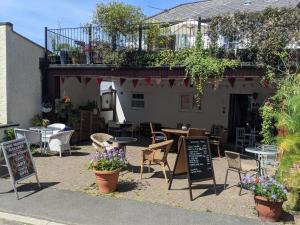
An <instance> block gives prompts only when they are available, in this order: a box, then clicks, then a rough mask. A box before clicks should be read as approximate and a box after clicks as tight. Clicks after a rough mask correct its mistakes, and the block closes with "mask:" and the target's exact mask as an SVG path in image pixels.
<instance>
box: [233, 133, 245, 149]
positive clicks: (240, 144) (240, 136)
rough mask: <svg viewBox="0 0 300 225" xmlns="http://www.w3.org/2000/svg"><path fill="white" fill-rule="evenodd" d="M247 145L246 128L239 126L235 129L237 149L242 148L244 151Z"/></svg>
mask: <svg viewBox="0 0 300 225" xmlns="http://www.w3.org/2000/svg"><path fill="white" fill-rule="evenodd" d="M244 145H245V128H243V127H237V128H236V130H235V149H237V148H242V152H244Z"/></svg>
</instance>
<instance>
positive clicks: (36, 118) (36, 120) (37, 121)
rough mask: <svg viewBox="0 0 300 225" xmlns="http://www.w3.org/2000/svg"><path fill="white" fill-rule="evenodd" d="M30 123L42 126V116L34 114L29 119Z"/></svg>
mask: <svg viewBox="0 0 300 225" xmlns="http://www.w3.org/2000/svg"><path fill="white" fill-rule="evenodd" d="M31 125H32V126H34V127H40V126H43V117H42V116H41V115H35V116H34V117H33V118H32V119H31Z"/></svg>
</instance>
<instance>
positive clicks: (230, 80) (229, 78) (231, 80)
mask: <svg viewBox="0 0 300 225" xmlns="http://www.w3.org/2000/svg"><path fill="white" fill-rule="evenodd" d="M228 82H229V83H230V86H231V87H232V88H233V87H234V83H235V77H228Z"/></svg>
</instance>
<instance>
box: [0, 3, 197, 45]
mask: <svg viewBox="0 0 300 225" xmlns="http://www.w3.org/2000/svg"><path fill="white" fill-rule="evenodd" d="M191 1H193V0H127V1H125V0H123V1H122V2H125V3H128V4H132V5H136V6H139V7H141V8H142V10H143V11H144V13H145V14H146V15H153V14H155V13H158V12H159V10H157V9H153V8H151V7H155V8H159V9H167V8H170V7H172V6H175V5H177V4H180V3H185V2H191ZM99 2H101V1H100V0H98V1H96V0H43V1H41V0H0V22H11V23H13V24H14V30H15V31H16V32H18V33H20V34H22V35H24V36H25V37H27V38H29V39H31V40H33V41H34V42H37V43H39V44H41V45H44V27H46V26H47V27H49V28H59V27H77V26H79V25H80V24H84V23H86V22H89V21H90V20H91V16H92V14H93V11H94V9H95V6H96V4H97V3H99ZM104 2H106V1H104ZM149 6H151V7H149Z"/></svg>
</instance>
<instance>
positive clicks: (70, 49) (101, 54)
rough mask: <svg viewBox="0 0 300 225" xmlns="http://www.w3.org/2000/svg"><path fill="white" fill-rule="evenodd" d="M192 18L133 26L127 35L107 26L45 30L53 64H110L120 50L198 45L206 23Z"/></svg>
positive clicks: (135, 50) (151, 49)
mask: <svg viewBox="0 0 300 225" xmlns="http://www.w3.org/2000/svg"><path fill="white" fill-rule="evenodd" d="M200 23H201V22H199V21H195V20H191V21H184V22H176V23H175V22H174V23H168V24H167V23H163V24H162V23H149V24H144V25H142V26H141V25H139V26H133V27H131V29H128V31H127V32H126V34H122V33H116V34H111V33H108V31H107V29H105V27H100V26H87V27H78V28H61V29H47V28H46V29H45V38H46V41H45V43H46V49H47V55H46V57H47V60H48V63H50V64H110V63H109V62H111V61H112V60H113V58H114V57H116V53H120V52H126V51H131V52H144V53H145V52H155V51H160V50H163V49H171V50H178V49H183V48H191V47H193V46H194V45H195V40H196V33H197V31H198V30H199V29H200V27H201V31H202V33H203V34H204V35H205V30H206V29H205V28H206V27H207V26H206V25H205V24H201V26H198V24H200Z"/></svg>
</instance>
